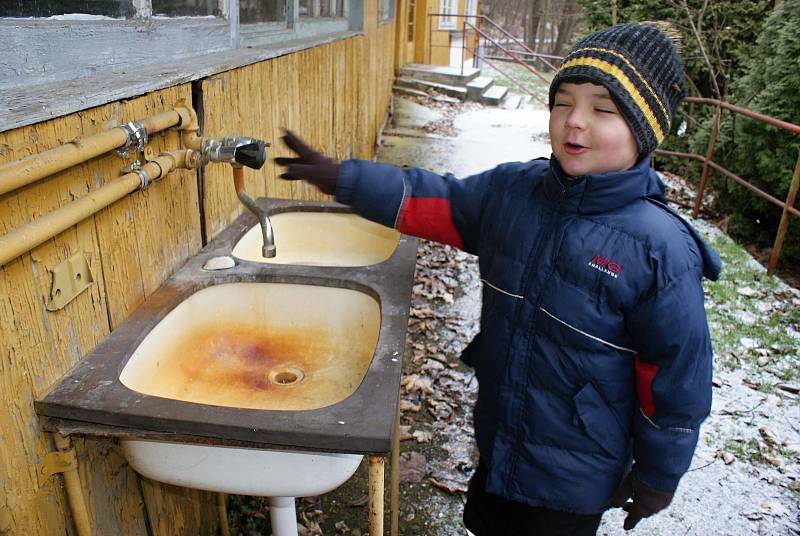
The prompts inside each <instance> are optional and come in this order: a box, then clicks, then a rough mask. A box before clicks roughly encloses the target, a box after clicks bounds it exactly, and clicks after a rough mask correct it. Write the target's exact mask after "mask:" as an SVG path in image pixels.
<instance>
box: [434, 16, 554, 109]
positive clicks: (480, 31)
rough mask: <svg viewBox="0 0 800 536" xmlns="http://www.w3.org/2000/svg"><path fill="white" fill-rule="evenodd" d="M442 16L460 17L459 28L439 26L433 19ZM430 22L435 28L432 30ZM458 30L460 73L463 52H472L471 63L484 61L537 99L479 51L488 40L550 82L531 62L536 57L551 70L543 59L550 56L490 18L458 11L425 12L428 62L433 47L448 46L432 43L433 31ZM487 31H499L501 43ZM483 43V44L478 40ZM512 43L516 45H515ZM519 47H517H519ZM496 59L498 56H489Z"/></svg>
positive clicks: (541, 78) (546, 81)
mask: <svg viewBox="0 0 800 536" xmlns="http://www.w3.org/2000/svg"><path fill="white" fill-rule="evenodd" d="M442 18H453V19H463V23H462V24H461V30H457V29H456V28H455V27H454V28H440V27H439V26H440V25H439V24H438V23H437V24H435V23H436V22H437V21H441V20H442ZM469 20H474V21H475V24H472V23H471V22H469ZM434 26H435V27H436V30H434ZM459 31H460V33H461V61H460V64H461V74H464V56H465V53H466V52H470V53H472V55H473V56H472V57H473V64H472V65H473V67H476V68H477V67H479V66H480V62H485V63H486V64H487V65H489V66H490V67H492V68H493V69H495V70H496V71H498V72H499V73H501V74H502V75H503V76H505V77H506V78H508V79H509V81H511V83H513V84H514V85H516V86H517V87H520V88H521V89H522V90H523V91H525V92H526V93H528V94H529V95H531V96H533V97H534V98H536V99H537V100H541V99H539V98H538V97H537V96H536V94H535V93H534V92H533V91H531V90H530V89H528V88H527V87H525V86H524V84H523V83H522V82H520V81H519V80H517V79H516V78H515V77H514V76H513V75H511V74H509V73H507V72H505V71H502V70H501V69H499V68H498V67H497V66H496V65H495V64H494V63H492V62H491V61H489V60H488V59H487V58H486V57H485V55H484V54H483V53H482V50H484V48H485V47H486V46H487V45H486V44H487V43H488V44H490V45H491V46H492V47H494V50H495V52H502V53H503V54H505V55H506V56H507V59H508V60H510V61H512V62H514V63H516V64H517V65H520V66H522V67H523V68H524V69H525V70H527V71H528V72H530V73H531V74H533V75H534V76H536V77H537V78H539V79H540V80H542V81H543V82H545V83H546V84H549V83H550V79H548V78H547V77H545V76H544V75H543V74H542V73H541V72H539V70H537V69H536V68H535V67H534V66H533V65H532V64H533V63H534V61H535V60H537V59H538V60H539V61H541V62H542V63H544V64H545V65H547V66H548V68H550V69H553V70H555V67H553V65H552V64H551V63H550V62H549V61H548V60H547V58H552V56H548V55H543V54H539V53H537V52H534V51H533V50H531V49H530V48H529V47H528V46H526V45H525V43H523V42H522V41H521V40H520V39H519V38H517V37H515V36H514V35H512V34H511V33H509V32H508V31H507V30H506V29H505V28H503V27H502V26H500V25H499V24H497V23H496V22H494V21H493V20H492V19H490V18H489V17H487V16H485V15H460V14H455V13H453V14H448V13H429V14H428V47H427V48H428V49H427V54H426V57H427V59H428V63H431V57H432V51H433V49H434V48H447V49H450V48H451V47H450V45H449V44H448V45H434V44H433V32H447V33H448V34H452V33H458V32H459ZM489 31H494V32H497V33H499V34H500V35H502V36H503V39H502V40H503V41H505V43H501V42H500V39H499V38H496V37H493V36H492V35H490V34H489ZM472 36H474V37H475V40H476V45H475V47H474V48H470V47H469V46H468V45H467V43H468V38H469V37H472ZM482 43H483V44H482ZM514 47H517V49H515V48H514ZM519 49H521V50H519ZM493 59H498V58H493Z"/></svg>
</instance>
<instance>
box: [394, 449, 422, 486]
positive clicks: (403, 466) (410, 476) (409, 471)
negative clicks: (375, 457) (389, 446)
mask: <svg viewBox="0 0 800 536" xmlns="http://www.w3.org/2000/svg"><path fill="white" fill-rule="evenodd" d="M427 472H428V460H427V459H426V458H425V455H423V454H421V453H419V452H413V451H412V452H403V453H402V454H400V483H410V484H417V483H419V482H422V479H423V478H425V475H426V474H427Z"/></svg>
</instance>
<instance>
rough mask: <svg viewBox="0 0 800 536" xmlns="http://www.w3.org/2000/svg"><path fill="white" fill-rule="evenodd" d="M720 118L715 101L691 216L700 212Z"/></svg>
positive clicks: (718, 108) (718, 107) (720, 107)
mask: <svg viewBox="0 0 800 536" xmlns="http://www.w3.org/2000/svg"><path fill="white" fill-rule="evenodd" d="M721 118H722V106H721V105H720V103H717V111H716V114H715V115H714V126H713V127H712V128H711V137H710V138H709V139H708V148H707V149H706V159H705V160H704V161H703V174H702V175H701V176H700V185H699V186H698V188H697V197H696V198H695V200H694V208H692V218H697V214H699V212H700V205H702V204H703V193H704V192H705V189H706V181H707V180H708V174H709V171H710V166H709V165H708V163H709V162H710V161H711V158H712V157H713V156H714V145H715V144H716V143H717V132H719V124H720V120H721Z"/></svg>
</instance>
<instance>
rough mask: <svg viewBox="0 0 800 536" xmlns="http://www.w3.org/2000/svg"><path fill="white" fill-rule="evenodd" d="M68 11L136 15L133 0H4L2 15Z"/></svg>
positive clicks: (121, 15) (125, 16)
mask: <svg viewBox="0 0 800 536" xmlns="http://www.w3.org/2000/svg"><path fill="white" fill-rule="evenodd" d="M68 13H83V14H86V15H105V16H106V17H114V18H128V17H132V16H133V15H134V9H133V1H132V0H2V1H0V17H50V16H52V15H66V14H68Z"/></svg>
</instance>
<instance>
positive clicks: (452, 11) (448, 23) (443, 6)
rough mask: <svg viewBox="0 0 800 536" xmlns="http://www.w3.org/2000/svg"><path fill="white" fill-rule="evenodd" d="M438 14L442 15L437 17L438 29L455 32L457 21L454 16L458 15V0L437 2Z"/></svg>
mask: <svg viewBox="0 0 800 536" xmlns="http://www.w3.org/2000/svg"><path fill="white" fill-rule="evenodd" d="M439 13H440V14H442V15H440V16H439V17H438V19H439V24H438V29H439V30H455V29H456V19H457V17H456V16H455V15H457V14H458V0H439ZM444 14H446V15H444Z"/></svg>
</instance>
